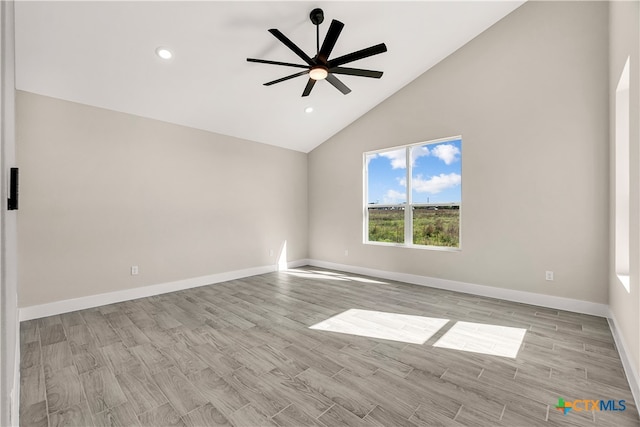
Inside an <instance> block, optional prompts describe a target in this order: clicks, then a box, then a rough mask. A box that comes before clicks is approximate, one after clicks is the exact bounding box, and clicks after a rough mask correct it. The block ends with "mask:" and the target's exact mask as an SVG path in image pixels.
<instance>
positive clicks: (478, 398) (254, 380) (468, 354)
mask: <svg viewBox="0 0 640 427" xmlns="http://www.w3.org/2000/svg"><path fill="white" fill-rule="evenodd" d="M349 310H352V311H350V312H349V313H348V315H341V314H342V313H345V312H348V311H349ZM375 312H382V313H386V314H378V315H376V313H375ZM393 313H395V314H398V315H405V316H394V315H393ZM337 315H340V316H339V317H335V318H333V317H334V316H337ZM331 318H333V319H331ZM318 324H320V325H319V326H316V329H310V327H311V326H314V325H318ZM318 328H320V329H318ZM322 328H324V329H331V328H347V330H350V331H351V332H353V333H358V334H369V335H373V336H379V335H377V334H383V335H382V336H383V337H384V338H391V339H384V338H380V337H377V338H371V337H364V336H360V335H352V334H347V333H339V332H332V331H329V330H322ZM349 328H351V329H349ZM394 331H397V334H395V332H394ZM425 339H426V342H424V343H421V342H422V341H423V340H425ZM520 339H522V341H521V342H520V341H519V340H520ZM401 340H405V341H406V342H405V341H401ZM503 350H504V351H507V352H514V351H515V352H517V355H516V354H515V353H513V354H512V356H515V357H509V356H505V355H498V354H502V353H500V352H501V351H503ZM505 354H508V353H505ZM20 394H21V395H20V422H21V425H24V426H47V425H49V426H58V425H79V426H91V425H96V426H115V425H121V426H133V425H144V426H162V425H180V426H183V425H186V426H212V425H237V426H282V427H284V426H306V425H309V426H339V425H347V426H414V425H416V426H436V425H442V426H461V425H465V426H542V425H557V426H588V425H599V426H638V425H639V424H640V422H639V418H638V412H637V409H636V407H635V405H634V404H633V398H632V395H631V392H630V390H629V385H628V383H627V381H626V379H625V376H624V372H623V368H622V364H621V362H620V357H619V355H618V352H617V350H616V347H615V344H614V341H613V339H612V336H611V332H610V330H609V327H608V324H607V321H606V320H605V319H604V318H599V317H594V316H587V315H582V314H576V313H570V312H565V311H559V310H551V309H546V308H541V307H535V306H530V305H524V304H517V303H511V302H505V301H500V300H495V299H490V298H483V297H477V296H473V295H468V294H462V293H456V292H449V291H444V290H438V289H432V288H427V287H421V286H414V285H409V284H403V283H398V282H392V281H388V280H382V279H374V278H365V277H363V276H357V275H353V274H347V273H341V272H337V271H329V270H323V269H319V268H313V267H304V268H299V269H295V270H290V271H288V272H277V273H269V274H264V275H260V276H255V277H250V278H245V279H240V280H233V281H230V282H225V283H220V284H215V285H211V286H205V287H200V288H194V289H190V290H185V291H180V292H174V293H170V294H164V295H159V296H154V297H149V298H142V299H138V300H133V301H128V302H123V303H118V304H112V305H106V306H102V307H98V308H93V309H88V310H82V311H77V312H73V313H68V314H62V315H57V316H51V317H46V318H42V319H37V320H31V321H27V322H23V323H22V324H21V393H20ZM558 398H564V399H565V400H566V401H573V400H576V399H589V400H598V399H604V400H609V399H613V400H615V401H616V402H617V401H619V400H624V401H625V402H626V410H625V411H596V410H588V411H577V410H572V411H569V413H567V414H566V415H564V414H563V412H562V411H559V410H557V409H556V408H555V406H556V405H557V403H558ZM618 407H619V406H618Z"/></svg>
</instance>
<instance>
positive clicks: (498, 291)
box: [308, 259, 609, 317]
mask: <svg viewBox="0 0 640 427" xmlns="http://www.w3.org/2000/svg"><path fill="white" fill-rule="evenodd" d="M308 261H309V265H312V266H316V267H323V268H328V269H332V270H340V271H346V272H349V273H354V274H363V275H366V276H373V277H379V278H381V279H388V280H395V281H398V282H405V283H411V284H414V285H421V286H430V287H432V288H438V289H446V290H450V291H456V292H464V293H467V294H473V295H479V296H484V297H490V298H498V299H502V300H506V301H513V302H519V303H524V304H531V305H538V306H541V307H547V308H553V309H557V310H566V311H572V312H575V313H583V314H590V315H593V316H600V317H607V316H608V315H609V306H608V305H606V304H599V303H595V302H590V301H582V300H577V299H571V298H563V297H556V296H551V295H543V294H536V293H533V292H525V291H517V290H514V289H504V288H495V287H493V286H485V285H476V284H474V283H465V282H457V281H454V280H445V279H439V278H436V277H428V276H418V275H415V274H406V273H397V272H394V271H386V270H375V269H372V268H366V267H356V266H353V265H345V264H336V263H333V262H326V261H320V260H316V259H310V260H308Z"/></svg>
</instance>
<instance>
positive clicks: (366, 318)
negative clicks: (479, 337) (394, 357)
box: [309, 308, 449, 344]
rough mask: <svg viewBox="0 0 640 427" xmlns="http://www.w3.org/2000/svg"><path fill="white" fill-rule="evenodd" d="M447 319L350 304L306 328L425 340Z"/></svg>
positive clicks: (373, 336)
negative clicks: (348, 308)
mask: <svg viewBox="0 0 640 427" xmlns="http://www.w3.org/2000/svg"><path fill="white" fill-rule="evenodd" d="M447 322H449V319H439V318H433V317H423V316H413V315H409V314H398V313H385V312H382V311H370V310H359V309H355V308H352V309H350V310H347V311H345V312H343V313H340V314H338V315H336V316H333V317H331V318H329V319H327V320H323V321H322V322H320V323H316V324H315V325H313V326H310V327H309V329H315V330H321V331H330V332H338V333H341V334H351V335H359V336H363V337H369V338H380V339H385V340H391V341H401V342H406V343H409V344H424V343H425V342H426V341H427V340H428V339H429V338H431V337H432V336H433V335H434V334H435V333H436V332H438V331H439V330H440V328H442V327H443V326H444V325H446V324H447Z"/></svg>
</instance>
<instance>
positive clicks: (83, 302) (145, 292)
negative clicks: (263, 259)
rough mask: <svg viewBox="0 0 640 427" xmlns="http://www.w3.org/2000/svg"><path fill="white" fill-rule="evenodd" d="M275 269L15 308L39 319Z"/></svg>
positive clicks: (28, 317)
mask: <svg viewBox="0 0 640 427" xmlns="http://www.w3.org/2000/svg"><path fill="white" fill-rule="evenodd" d="M307 263H308V262H307V260H306V259H301V260H296V261H290V262H288V263H287V267H288V268H295V267H300V266H303V265H307ZM276 268H277V266H276V265H265V266H261V267H251V268H246V269H242V270H235V271H227V272H223V273H216V274H210V275H207V276H200V277H192V278H189V279H182V280H176V281H174V282H167V283H160V284H156V285H148V286H141V287H138V288H132V289H124V290H121V291H114V292H107V293H103V294H97V295H88V296H85V297H80V298H73V299H67V300H61V301H54V302H50V303H46V304H39V305H32V306H28V307H22V308H20V309H19V312H20V314H19V316H20V317H19V319H20V321H21V322H23V321H25V320H33V319H39V318H41V317H47V316H53V315H56V314H63V313H69V312H72V311H77V310H84V309H87V308H93V307H99V306H102V305H108V304H114V303H118V302H123V301H129V300H132V299H137V298H144V297H150V296H154V295H160V294H166V293H168V292H175V291H181V290H184V289H190V288H197V287H199V286H206V285H213V284H215V283H221V282H227V281H229V280H235V279H242V278H244V277H250V276H256V275H258V274H265V273H270V272H273V271H276Z"/></svg>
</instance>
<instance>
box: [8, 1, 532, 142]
mask: <svg viewBox="0 0 640 427" xmlns="http://www.w3.org/2000/svg"><path fill="white" fill-rule="evenodd" d="M523 2H524V1H470V2H461V1H440V2H435V1H410V2H398V1H394V2H380V1H374V2H365V1H320V2H308V1H259V2H245V1H194V2H179V1H175V2H174V1H171V2H170V1H160V2H150V1H125V2H109V1H91V2H89V1H71V2H55V1H45V2H32V1H17V2H16V4H15V28H16V86H17V88H18V89H20V90H25V91H29V92H34V93H38V94H42V95H47V96H51V97H55V98H61V99H65V100H69V101H75V102H79V103H83V104H88V105H93V106H97V107H103V108H108V109H111V110H115V111H121V112H125V113H129V114H134V115H138V116H143V117H149V118H153V119H158V120H163V121H166V122H171V123H177V124H181V125H185V126H189V127H193V128H197V129H203V130H207V131H211V132H216V133H221V134H225V135H231V136H235V137H238V138H244V139H248V140H253V141H257V142H262V143H266V144H271V145H277V146H281V147H285V148H290V149H294V150H298V151H302V152H308V151H311V150H312V149H313V148H315V147H316V146H318V145H319V144H321V143H322V142H324V141H326V140H327V139H328V138H329V137H331V136H332V135H334V134H335V133H337V132H339V131H340V130H341V129H343V128H344V127H346V126H347V125H349V124H350V123H352V122H353V121H354V120H356V119H357V118H358V117H360V116H362V115H363V114H365V113H366V112H367V111H369V110H370V109H372V108H373V107H375V106H376V105H377V104H379V103H380V102H382V101H383V100H384V99H386V98H387V97H389V96H390V95H392V94H393V93H395V92H396V91H398V90H399V89H400V88H402V87H403V86H405V85H406V84H407V83H409V82H411V81H412V80H413V79H415V78H416V77H418V76H419V75H420V74H422V73H424V72H425V71H426V70H428V69H429V68H431V67H432V66H433V65H435V64H436V63H438V62H439V61H441V60H442V59H443V58H445V57H446V56H448V55H449V54H451V53H452V52H454V51H455V50H457V49H458V48H460V47H461V46H462V45H464V44H465V43H467V42H468V41H470V40H471V39H473V38H474V37H475V36H477V35H478V34H480V33H481V32H482V31H484V30H485V29H487V28H488V27H490V26H491V25H492V24H494V23H495V22H497V21H498V20H500V19H501V18H502V17H504V16H505V15H507V14H508V13H510V12H511V11H513V10H514V9H515V8H517V7H518V6H520V5H521V4H522V3H523ZM315 7H321V8H322V9H323V10H324V12H325V22H324V23H323V24H322V25H321V26H320V37H321V40H322V39H323V38H324V33H325V32H326V31H327V29H328V27H329V23H330V22H331V20H332V19H337V20H339V21H342V22H343V23H344V24H345V27H344V30H343V31H342V34H341V35H340V38H339V39H338V42H337V44H336V46H335V48H334V50H333V52H332V54H331V57H333V58H336V57H338V56H341V55H344V54H346V53H350V52H352V51H355V50H359V49H362V48H366V47H369V46H372V45H374V44H378V43H381V42H384V43H386V45H387V48H388V52H386V53H383V54H380V55H377V56H372V57H369V58H365V59H362V60H359V61H356V62H352V63H350V64H348V65H345V66H350V67H357V68H366V69H373V70H380V71H384V75H383V76H382V78H381V79H379V80H377V79H368V78H362V77H353V76H340V79H341V80H342V81H343V82H344V83H345V84H346V85H347V86H349V87H350V88H351V89H352V92H351V93H350V94H348V95H342V94H341V93H340V92H339V91H338V90H336V89H335V88H334V87H333V86H331V85H330V84H329V83H328V82H318V84H316V86H315V87H314V89H313V91H312V93H311V95H310V96H309V97H307V98H302V97H301V94H302V90H303V89H304V87H305V84H306V81H307V78H306V77H305V76H301V77H297V78H295V79H292V80H288V81H286V82H282V83H279V84H276V85H273V86H269V87H266V86H263V85H262V84H263V83H265V82H267V81H270V80H274V79H276V78H279V77H283V76H286V75H289V74H292V73H294V72H296V71H297V70H296V69H294V68H288V67H280V66H274V65H265V64H255V63H248V62H246V58H247V57H254V58H263V59H270V60H276V61H283V62H294V63H301V61H300V59H299V58H298V57H297V56H296V55H295V54H294V53H293V52H291V51H290V50H289V49H288V48H286V47H285V46H284V45H283V44H281V43H280V42H279V41H278V40H277V39H276V38H275V37H273V36H272V35H271V34H269V33H268V32H267V30H268V29H270V28H277V29H279V30H280V31H282V32H283V33H284V34H285V35H286V36H287V37H289V38H290V39H291V40H292V41H293V42H294V43H296V44H297V45H298V46H300V47H301V48H302V49H303V50H304V51H305V52H307V53H308V54H309V55H310V56H313V55H314V54H315V47H316V43H315V27H314V25H313V24H312V23H311V22H310V21H309V12H310V11H311V10H312V9H313V8H315ZM158 46H165V47H168V48H170V49H171V50H172V51H173V53H174V57H173V58H172V59H171V60H169V61H162V60H161V59H159V58H158V57H157V56H156V55H155V49H156V48H157V47H158ZM307 106H312V107H313V108H314V110H315V111H314V112H313V113H311V114H308V113H305V112H304V109H305V107H307Z"/></svg>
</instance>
